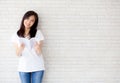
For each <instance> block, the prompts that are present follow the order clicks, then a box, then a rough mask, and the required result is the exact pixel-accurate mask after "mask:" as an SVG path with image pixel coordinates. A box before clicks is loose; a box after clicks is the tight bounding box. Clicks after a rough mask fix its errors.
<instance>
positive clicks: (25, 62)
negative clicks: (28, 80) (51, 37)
mask: <svg viewBox="0 0 120 83" xmlns="http://www.w3.org/2000/svg"><path fill="white" fill-rule="evenodd" d="M41 40H44V36H43V34H42V32H41V31H40V30H39V31H38V30H37V32H36V35H35V37H34V38H31V39H30V40H29V39H27V38H22V37H19V36H18V35H17V32H16V33H14V34H13V35H12V38H11V41H12V42H13V43H14V42H16V43H17V44H18V46H20V44H21V43H22V42H23V43H24V44H25V48H24V50H23V51H22V53H21V56H20V57H19V65H18V71H19V72H33V71H39V70H45V67H44V60H43V56H42V54H40V55H38V54H37V53H36V52H35V49H34V47H33V46H34V43H35V42H39V41H41Z"/></svg>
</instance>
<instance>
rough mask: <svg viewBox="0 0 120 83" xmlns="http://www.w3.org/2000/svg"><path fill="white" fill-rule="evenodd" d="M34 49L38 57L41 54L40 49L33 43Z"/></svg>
mask: <svg viewBox="0 0 120 83" xmlns="http://www.w3.org/2000/svg"><path fill="white" fill-rule="evenodd" d="M34 49H35V51H36V53H37V54H38V55H40V54H41V47H40V44H39V43H38V42H35V45H34Z"/></svg>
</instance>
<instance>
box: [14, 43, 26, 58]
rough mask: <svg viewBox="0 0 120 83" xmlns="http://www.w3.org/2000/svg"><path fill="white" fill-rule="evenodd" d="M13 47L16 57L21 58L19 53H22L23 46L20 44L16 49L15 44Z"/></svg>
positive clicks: (16, 45)
mask: <svg viewBox="0 0 120 83" xmlns="http://www.w3.org/2000/svg"><path fill="white" fill-rule="evenodd" d="M14 47H15V50H16V55H17V56H21V53H22V51H23V49H24V47H25V45H24V44H23V43H22V44H21V45H20V46H19V47H18V44H17V43H14Z"/></svg>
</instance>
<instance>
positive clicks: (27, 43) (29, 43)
mask: <svg viewBox="0 0 120 83" xmlns="http://www.w3.org/2000/svg"><path fill="white" fill-rule="evenodd" d="M36 42H37V39H36V38H31V39H26V38H19V43H20V44H22V43H24V44H25V46H26V47H27V48H29V49H32V48H34V45H35V43H36Z"/></svg>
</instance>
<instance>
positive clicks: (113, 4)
mask: <svg viewBox="0 0 120 83" xmlns="http://www.w3.org/2000/svg"><path fill="white" fill-rule="evenodd" d="M28 10H34V11H36V12H37V13H38V15H39V20H40V21H39V26H38V28H39V29H41V31H42V32H43V34H44V36H45V41H44V45H43V55H44V59H45V67H46V71H45V75H44V78H43V83H120V0H0V83H20V80H19V75H18V72H17V64H18V57H17V56H16V55H15V50H14V48H13V47H12V45H11V43H10V38H11V35H12V34H13V33H14V32H15V31H17V30H18V28H19V26H20V23H21V20H22V17H23V15H24V13H25V12H26V11H28Z"/></svg>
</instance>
